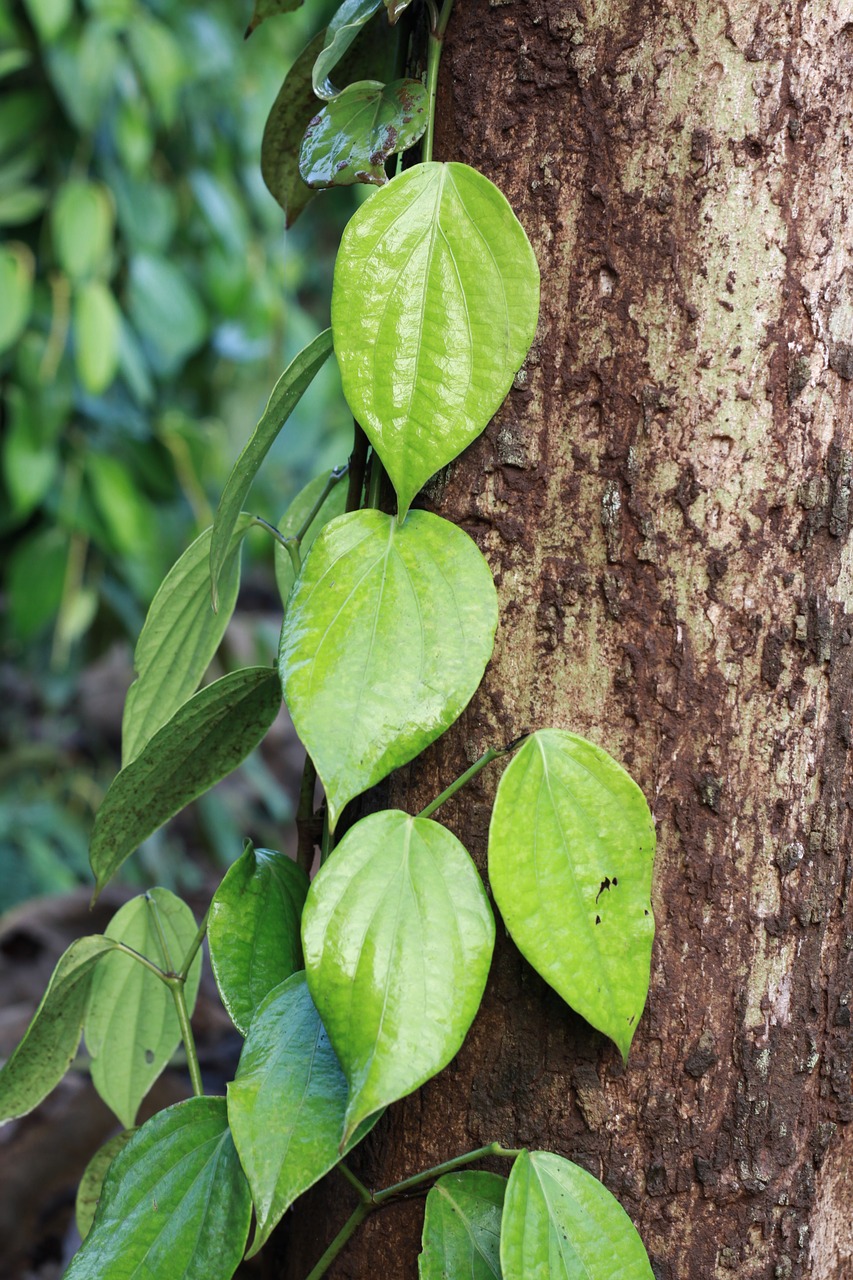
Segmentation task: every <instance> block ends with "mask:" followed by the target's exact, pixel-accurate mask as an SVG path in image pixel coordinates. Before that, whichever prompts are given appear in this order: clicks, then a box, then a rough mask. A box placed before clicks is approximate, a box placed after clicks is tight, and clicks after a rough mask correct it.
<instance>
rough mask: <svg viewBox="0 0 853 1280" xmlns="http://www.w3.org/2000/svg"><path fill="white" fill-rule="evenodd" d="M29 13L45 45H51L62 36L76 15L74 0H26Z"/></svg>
mask: <svg viewBox="0 0 853 1280" xmlns="http://www.w3.org/2000/svg"><path fill="white" fill-rule="evenodd" d="M24 2H25V5H26V9H27V13H28V14H29V16H30V20H31V21H32V24H33V26H34V27H35V29H36V31H37V32H38V36H39V39H40V40H41V41H42V42H43V43H44V44H50V43H51V41H53V40H55V39H56V38H57V36H61V35H62V33H63V31H64V30H65V28H66V27H67V26H68V23H69V22H70V20H71V15H72V14H73V13H74V0H24Z"/></svg>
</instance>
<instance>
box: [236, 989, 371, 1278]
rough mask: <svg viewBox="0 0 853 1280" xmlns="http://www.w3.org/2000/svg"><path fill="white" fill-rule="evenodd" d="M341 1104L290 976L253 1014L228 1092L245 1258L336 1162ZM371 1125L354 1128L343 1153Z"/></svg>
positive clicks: (317, 1032) (325, 1046)
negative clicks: (248, 1198) (241, 1184)
mask: <svg viewBox="0 0 853 1280" xmlns="http://www.w3.org/2000/svg"><path fill="white" fill-rule="evenodd" d="M346 1106H347V1082H346V1080H345V1078H344V1073H343V1072H342V1071H341V1068H340V1064H339V1062H338V1060H337V1058H336V1057H335V1053H334V1050H333V1049H332V1046H331V1045H330V1044H329V1037H328V1036H327V1035H326V1032H325V1030H324V1028H323V1024H322V1022H321V1021H320V1015H319V1014H318V1013H317V1010H316V1008H315V1007H314V1002H313V1001H312V999H311V996H310V995H309V994H308V987H307V986H306V983H305V974H304V973H297V974H294V975H293V977H292V978H288V980H287V982H283V983H282V984H281V986H279V987H276V988H275V990H273V991H271V992H270V994H269V995H268V996H267V998H266V1000H264V1001H263V1003H262V1004H261V1006H260V1008H259V1009H258V1011H257V1013H256V1015H255V1017H254V1019H253V1020H252V1025H251V1027H250V1028H249V1034H248V1037H247V1039H246V1043H245V1044H244V1046H243V1052H242V1053H241V1055H240V1065H239V1066H238V1068H237V1076H236V1079H235V1080H234V1081H233V1083H232V1084H229V1086H228V1121H229V1124H230V1125H231V1132H232V1133H233V1134H234V1142H235V1144H236V1146H237V1150H238V1152H239V1154H240V1161H241V1163H242V1165H243V1168H244V1169H245V1171H246V1177H247V1178H248V1179H249V1185H250V1186H251V1188H252V1199H253V1201H254V1205H255V1213H256V1215H257V1219H258V1227H257V1231H256V1233H255V1238H254V1240H253V1241H252V1247H251V1249H250V1250H249V1253H248V1256H249V1257H252V1255H253V1254H255V1253H257V1251H258V1250H259V1249H260V1248H261V1246H262V1245H263V1244H264V1242H265V1241H266V1240H267V1238H268V1236H269V1234H270V1232H271V1231H272V1229H273V1227H274V1226H275V1225H276V1223H277V1222H278V1221H279V1220H280V1219H281V1217H282V1215H283V1214H284V1212H285V1210H287V1209H288V1208H289V1206H290V1205H291V1204H293V1201H294V1200H295V1199H296V1198H297V1196H301V1195H302V1193H303V1191H307V1190H308V1188H309V1187H313V1185H314V1183H315V1182H318V1181H319V1180H320V1178H322V1177H323V1175H324V1174H325V1173H328V1171H329V1170H330V1169H332V1168H334V1166H335V1165H336V1164H337V1163H338V1161H339V1160H340V1158H341V1154H342V1153H341V1152H340V1151H339V1149H338V1144H339V1142H340V1137H341V1129H342V1128H343V1123H344V1115H345V1113H346ZM377 1119H378V1115H377V1116H372V1117H371V1118H370V1120H369V1121H368V1122H366V1123H365V1124H364V1125H362V1126H361V1128H360V1129H359V1130H358V1132H357V1133H356V1134H355V1135H354V1136H353V1139H352V1141H351V1142H350V1143H349V1145H348V1146H347V1147H346V1150H345V1151H344V1152H343V1154H346V1151H349V1150H351V1149H352V1147H354V1146H355V1145H356V1143H357V1142H360V1141H361V1139H362V1138H363V1137H364V1135H365V1134H366V1133H368V1132H369V1130H370V1129H371V1128H372V1127H373V1125H374V1124H375V1122H376V1120H377Z"/></svg>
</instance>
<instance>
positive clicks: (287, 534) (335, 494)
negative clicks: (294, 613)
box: [275, 471, 347, 605]
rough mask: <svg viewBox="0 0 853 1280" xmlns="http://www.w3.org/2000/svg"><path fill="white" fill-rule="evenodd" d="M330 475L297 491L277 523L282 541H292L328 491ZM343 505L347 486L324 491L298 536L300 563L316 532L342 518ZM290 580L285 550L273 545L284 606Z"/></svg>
mask: <svg viewBox="0 0 853 1280" xmlns="http://www.w3.org/2000/svg"><path fill="white" fill-rule="evenodd" d="M333 474H334V473H333V472H332V471H324V472H323V474H322V475H320V476H315V477H314V479H313V480H311V481H310V482H309V483H308V484H306V486H305V488H304V489H300V491H299V493H297V495H296V497H295V498H294V499H293V501H292V502H291V504H290V506H289V507H288V508H287V510H286V511H285V513H284V515H283V516H282V517H281V520H280V521H279V523H278V531H279V533H280V534H281V535H282V537H284V538H293V537H295V536H296V534H297V533H298V532H299V530H300V529H301V528H302V526H303V525H304V524H305V521H306V520H307V519H308V517H309V516H310V514H311V512H312V511H313V510H314V508H315V507H316V505H317V503H318V502H319V501H320V498H321V497H322V495H323V493H324V492H325V491H326V490H327V489H328V486H329V483H330V481H331V478H332V476H333ZM346 504H347V483H346V480H339V481H338V483H337V484H335V485H333V486H332V488H331V489H329V490H328V493H327V496H326V499H325V501H324V502H323V505H322V506H321V507H320V510H319V511H318V512H317V514H316V516H315V517H314V519H313V520H312V522H311V524H310V525H309V526H308V529H307V531H306V533H304V534H303V536H302V543H301V546H300V552H301V554H302V559H303V560H304V559H305V557H306V556H307V554H308V552H309V551H310V550H311V547H312V545H313V543H314V540H315V538H316V537H317V534H318V533H319V532H320V530H321V529H322V528H323V527H324V525H327V524H328V523H329V521H330V520H334V518H335V516H342V515H343V514H344V512H345V510H346ZM294 577H295V575H294V572H293V561H292V560H291V558H290V556H289V555H288V553H287V548H286V547H283V546H282V545H281V543H280V542H277V543H276V544H275V580H276V583H277V585H278V590H279V594H280V595H281V602H282V604H284V605H286V604H287V597H288V596H289V595H290V590H291V587H292V586H293V582H294Z"/></svg>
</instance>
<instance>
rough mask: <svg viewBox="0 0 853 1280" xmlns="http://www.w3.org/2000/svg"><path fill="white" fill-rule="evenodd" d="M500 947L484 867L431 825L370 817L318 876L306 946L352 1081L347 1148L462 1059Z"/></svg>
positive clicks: (401, 816) (317, 995) (396, 815)
mask: <svg viewBox="0 0 853 1280" xmlns="http://www.w3.org/2000/svg"><path fill="white" fill-rule="evenodd" d="M494 941H495V924H494V920H493V918H492V911H491V907H490V906H489V901H488V898H487V897H486V893H485V890H484V889H483V884H482V881H481V880H480V877H479V875H478V874H477V869H476V867H475V866H474V864H473V862H472V861H471V859H470V857H469V856H468V854H467V853H466V851H465V849H464V848H463V847H462V845H461V844H460V843H459V841H458V840H457V839H456V837H455V836H454V835H451V833H450V832H449V831H447V830H446V829H445V828H444V827H442V826H439V824H438V823H437V822H432V821H431V820H430V819H429V818H412V817H410V816H409V815H408V814H407V813H401V812H400V811H399V810H388V811H386V812H383V813H374V814H371V815H370V816H369V817H367V818H364V819H362V821H361V822H358V823H356V825H355V826H354V827H351V828H350V830H349V831H348V832H347V834H346V835H345V836H344V838H343V840H342V841H341V843H340V844H339V845H338V847H337V848H336V850H335V852H334V854H333V856H332V857H331V858H330V859H329V861H328V862H326V863H325V864H324V866H323V867H321V869H320V871H319V873H318V875H317V876H316V878H315V880H314V882H313V884H312V885H311V889H310V891H309V893H308V898H307V900H306V903H305V910H304V912H303V916H302V946H303V950H304V952H305V969H306V972H307V975H308V988H309V990H310V992H311V995H312V998H313V1000H314V1003H315V1004H316V1006H317V1009H318V1011H319V1013H320V1017H321V1018H322V1019H323V1025H324V1026H325V1027H326V1030H327V1031H328V1033H329V1039H330V1040H331V1042H332V1045H333V1047H334V1050H335V1052H336V1054H337V1055H338V1058H339V1060H340V1063H341V1066H342V1067H343V1070H344V1075H345V1076H346V1078H347V1082H348V1083H349V1101H348V1104H347V1112H346V1121H345V1125H344V1130H343V1140H344V1141H345V1142H346V1141H348V1140H349V1138H350V1137H351V1135H352V1134H353V1133H354V1131H355V1129H356V1128H357V1126H358V1125H359V1124H360V1123H361V1122H362V1121H363V1120H364V1119H365V1118H366V1117H367V1116H371V1115H373V1113H374V1112H375V1111H377V1110H378V1109H379V1108H380V1107H384V1106H387V1105H388V1103H391V1102H395V1101H396V1100H397V1099H398V1098H403V1097H405V1096H406V1094H408V1093H412V1092H413V1090H415V1089H417V1088H418V1087H419V1086H420V1085H422V1084H423V1083H424V1081H425V1080H429V1079H430V1077H431V1076H434V1075H436V1074H437V1073H438V1072H439V1071H441V1069H442V1068H443V1067H446V1066H447V1064H448V1062H449V1061H450V1059H451V1058H452V1057H453V1056H454V1055H455V1054H456V1053H457V1052H458V1050H459V1049H460V1047H461V1045H462V1041H463V1040H464V1039H465V1035H466V1033H467V1031H468V1028H469V1027H470V1025H471V1022H472V1021H473V1018H474V1015H475V1013H476V1012H477V1009H478V1008H479V1006H480V1000H481V999H482V995H483V991H484V989H485V986H486V978H487V977H488V974H489V964H490V963H491V958H492V948H493V946H494Z"/></svg>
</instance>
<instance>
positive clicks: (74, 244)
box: [50, 178, 115, 280]
mask: <svg viewBox="0 0 853 1280" xmlns="http://www.w3.org/2000/svg"><path fill="white" fill-rule="evenodd" d="M114 222H115V214H114V210H113V202H112V199H111V198H110V194H109V191H108V189H107V188H106V187H105V186H103V185H102V184H101V183H100V182H87V181H86V180H85V179H82V178H72V179H71V180H70V181H68V182H65V183H63V185H62V186H61V187H60V188H59V190H58V191H57V193H56V197H55V199H54V203H53V206H52V208H51V213H50V224H51V233H52V236H53V246H54V249H55V251H56V257H57V259H58V261H59V265H60V267H61V268H62V270H63V271H64V272H65V274H66V275H67V276H70V278H71V279H72V280H85V279H86V278H87V277H89V276H92V275H94V274H96V272H99V271H102V270H104V269H105V267H106V266H107V265H108V263H109V257H110V251H111V249H112V240H113V226H114Z"/></svg>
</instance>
